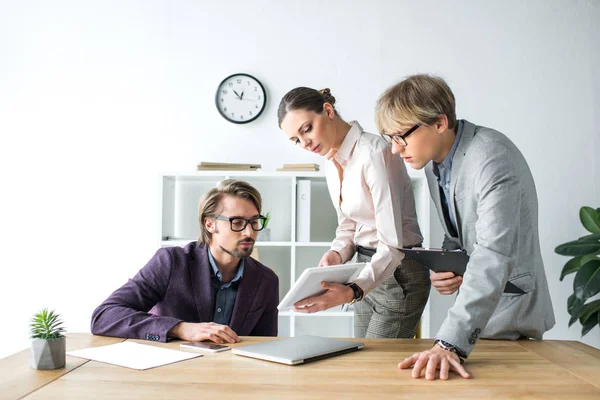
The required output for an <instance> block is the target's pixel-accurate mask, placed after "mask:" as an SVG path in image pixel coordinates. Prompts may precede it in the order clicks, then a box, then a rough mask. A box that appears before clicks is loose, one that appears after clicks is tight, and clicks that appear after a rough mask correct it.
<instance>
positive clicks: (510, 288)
mask: <svg viewBox="0 0 600 400" xmlns="http://www.w3.org/2000/svg"><path fill="white" fill-rule="evenodd" d="M413 247H421V243H419V244H415V245H414V246H406V247H405V248H407V249H411V248H413ZM376 252H377V249H375V248H373V247H363V246H358V254H362V255H363V256H367V257H373V256H374V255H375V253H376ZM406 258H408V257H406ZM504 293H512V294H525V291H523V290H522V289H521V288H520V287H518V286H517V285H515V284H514V283H512V282H510V281H509V282H506V286H505V287H504Z"/></svg>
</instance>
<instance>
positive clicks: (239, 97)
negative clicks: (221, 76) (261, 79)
mask: <svg viewBox="0 0 600 400" xmlns="http://www.w3.org/2000/svg"><path fill="white" fill-rule="evenodd" d="M233 93H235V95H236V96H237V97H238V99H240V100H241V99H242V97H241V96H240V95H239V94H238V92H236V91H235V90H234V91H233ZM243 94H244V93H243V92H242V95H243Z"/></svg>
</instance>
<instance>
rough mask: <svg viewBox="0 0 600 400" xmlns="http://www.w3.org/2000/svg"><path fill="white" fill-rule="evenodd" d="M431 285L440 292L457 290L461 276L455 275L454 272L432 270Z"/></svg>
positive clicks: (450, 292)
mask: <svg viewBox="0 0 600 400" xmlns="http://www.w3.org/2000/svg"><path fill="white" fill-rule="evenodd" d="M429 279H431V285H432V286H433V287H434V288H436V290H437V291H438V292H440V294H452V293H454V292H456V291H457V290H458V288H459V287H460V285H461V284H462V280H463V278H462V276H455V275H454V272H432V273H431V276H430V277H429Z"/></svg>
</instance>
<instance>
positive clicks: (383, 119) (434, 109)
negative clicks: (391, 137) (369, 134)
mask: <svg viewBox="0 0 600 400" xmlns="http://www.w3.org/2000/svg"><path fill="white" fill-rule="evenodd" d="M441 114H445V115H446V117H448V128H449V129H454V127H455V126H456V103H455V99H454V94H452V90H450V87H449V86H448V84H447V83H446V82H445V81H444V80H443V79H442V78H440V77H437V76H432V75H424V74H420V75H412V76H409V77H408V78H406V79H404V80H403V81H402V82H400V83H397V84H395V85H394V86H392V87H390V88H389V89H387V90H386V91H385V92H384V93H383V94H382V95H381V97H380V98H379V100H378V101H377V106H376V107H375V115H376V117H375V122H376V124H377V129H378V130H379V132H380V133H393V132H398V131H402V130H403V129H404V128H406V126H409V125H414V124H416V123H421V124H423V125H432V124H434V123H435V122H436V121H437V119H438V117H439V116H440V115H441Z"/></svg>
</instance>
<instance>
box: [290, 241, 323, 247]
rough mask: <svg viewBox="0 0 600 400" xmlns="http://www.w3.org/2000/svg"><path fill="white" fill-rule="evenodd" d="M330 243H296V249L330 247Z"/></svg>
mask: <svg viewBox="0 0 600 400" xmlns="http://www.w3.org/2000/svg"><path fill="white" fill-rule="evenodd" d="M330 246H331V242H296V247H330Z"/></svg>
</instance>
